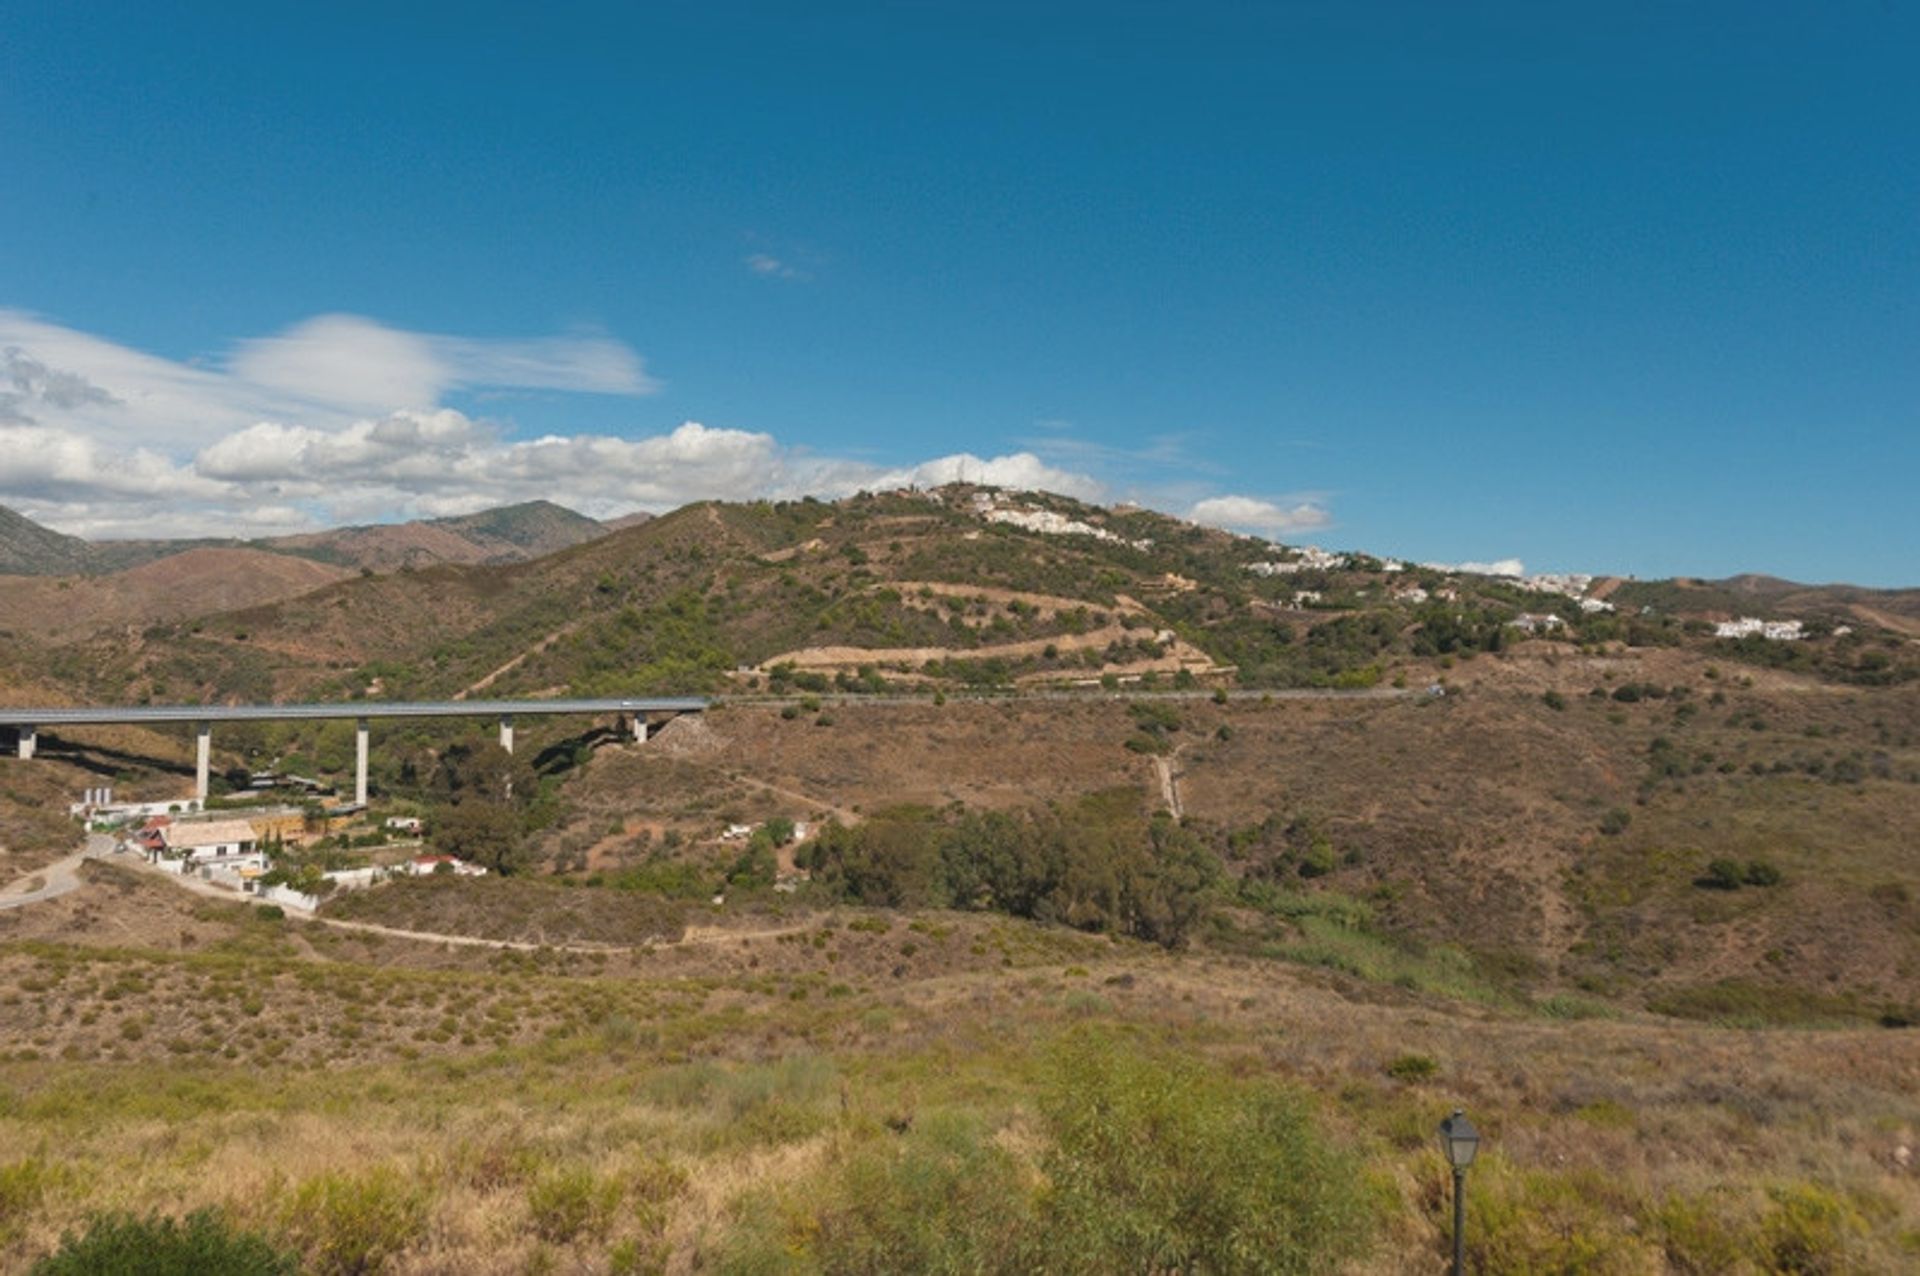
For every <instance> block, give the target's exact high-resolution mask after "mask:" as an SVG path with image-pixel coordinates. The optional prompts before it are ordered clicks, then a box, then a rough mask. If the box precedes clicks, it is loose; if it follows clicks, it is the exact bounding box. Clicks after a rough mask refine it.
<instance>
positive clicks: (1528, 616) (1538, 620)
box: [1507, 611, 1567, 634]
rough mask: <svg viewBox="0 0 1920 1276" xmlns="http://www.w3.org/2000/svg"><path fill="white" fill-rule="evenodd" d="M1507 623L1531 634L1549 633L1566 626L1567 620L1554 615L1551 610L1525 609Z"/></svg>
mask: <svg viewBox="0 0 1920 1276" xmlns="http://www.w3.org/2000/svg"><path fill="white" fill-rule="evenodd" d="M1507 623H1508V624H1509V625H1512V626H1513V627H1514V628H1515V629H1520V630H1524V631H1526V632H1527V633H1530V634H1538V633H1547V632H1550V631H1552V630H1555V629H1560V628H1562V627H1564V626H1565V625H1566V623H1567V622H1566V621H1564V620H1562V619H1560V617H1558V616H1556V615H1554V614H1553V613H1552V612H1550V611H1549V612H1532V611H1523V612H1521V613H1520V614H1519V615H1518V616H1515V617H1514V618H1513V619H1512V620H1509V621H1508V622H1507Z"/></svg>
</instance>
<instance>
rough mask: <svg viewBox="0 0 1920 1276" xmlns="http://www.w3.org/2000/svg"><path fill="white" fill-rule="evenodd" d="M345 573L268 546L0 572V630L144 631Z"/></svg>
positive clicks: (54, 636) (61, 636)
mask: <svg viewBox="0 0 1920 1276" xmlns="http://www.w3.org/2000/svg"><path fill="white" fill-rule="evenodd" d="M347 574H348V573H347V571H346V570H345V569H344V568H340V567H332V566H328V565H327V564H325V563H318V562H313V561H311V560H309V559H303V558H292V557H289V556H287V555H285V554H270V553H268V552H266V551H265V550H258V549H232V548H197V549H188V550H183V551H181V552H180V553H177V554H170V555H168V556H166V557H164V558H159V559H155V560H153V561H151V562H147V563H143V564H141V565H140V566H138V567H131V568H128V569H126V570H124V571H118V572H111V573H108V574H105V575H89V576H77V577H72V576H67V577H50V576H0V617H4V618H5V619H4V620H3V621H0V627H4V629H5V630H6V631H8V632H10V633H13V634H16V635H20V636H31V637H32V639H33V640H34V641H35V642H42V643H44V642H59V641H64V640H67V639H71V638H76V637H80V636H83V635H86V634H90V633H93V632H95V631H97V630H101V629H111V628H134V629H145V628H147V627H148V626H151V625H153V624H156V623H165V622H168V621H175V620H181V619H184V618H187V617H191V616H200V615H206V614H209V613H215V612H227V611H232V610H234V609H236V608H243V607H252V606H257V605H259V604H261V603H265V602H272V601H276V600H278V599H282V598H290V597H294V596H296V595H299V594H304V593H307V592H308V591H310V590H314V589H318V588H320V587H321V586H323V585H327V584H331V583H332V582H334V581H336V580H340V579H341V578H343V577H345V576H346V575H347Z"/></svg>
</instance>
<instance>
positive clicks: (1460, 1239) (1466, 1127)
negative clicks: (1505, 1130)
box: [1440, 1108, 1480, 1276]
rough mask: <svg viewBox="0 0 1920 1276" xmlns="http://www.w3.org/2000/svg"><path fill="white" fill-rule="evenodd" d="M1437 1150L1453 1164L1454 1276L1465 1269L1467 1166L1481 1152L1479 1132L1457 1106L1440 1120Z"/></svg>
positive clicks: (1459, 1274)
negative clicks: (1451, 1112) (1446, 1116)
mask: <svg viewBox="0 0 1920 1276" xmlns="http://www.w3.org/2000/svg"><path fill="white" fill-rule="evenodd" d="M1440 1150H1441V1151H1442V1152H1445V1153H1446V1154H1447V1164H1449V1165H1451V1166H1452V1167H1453V1276H1462V1274H1463V1273H1464V1272H1465V1271H1466V1250H1465V1243H1466V1235H1465V1234H1466V1223H1467V1167H1468V1166H1469V1165H1472V1164H1473V1158H1474V1155H1475V1154H1476V1153H1477V1152H1479V1151H1480V1131H1478V1130H1476V1129H1474V1128H1473V1122H1471V1121H1469V1120H1467V1114H1466V1113H1465V1112H1463V1111H1461V1110H1460V1109H1459V1108H1455V1109H1454V1110H1453V1115H1452V1116H1450V1117H1448V1118H1447V1119H1446V1120H1444V1121H1442V1122H1441V1123H1440Z"/></svg>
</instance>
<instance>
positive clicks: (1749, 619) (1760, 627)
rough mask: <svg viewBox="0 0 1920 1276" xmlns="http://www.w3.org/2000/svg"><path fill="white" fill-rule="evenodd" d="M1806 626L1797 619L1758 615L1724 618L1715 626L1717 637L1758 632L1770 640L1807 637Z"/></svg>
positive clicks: (1742, 635)
mask: <svg viewBox="0 0 1920 1276" xmlns="http://www.w3.org/2000/svg"><path fill="white" fill-rule="evenodd" d="M1804 628H1805V627H1804V626H1803V625H1802V624H1801V623H1800V622H1799V621H1797V620H1761V619H1760V618H1758V617H1757V616H1742V617H1741V618H1740V619H1738V620H1723V621H1721V622H1720V623H1719V624H1717V625H1715V626H1714V627H1713V636H1714V637H1715V638H1751V637H1753V636H1754V635H1756V634H1758V635H1759V636H1760V637H1762V638H1765V639H1766V640H1767V641H1769V642H1798V641H1799V640H1800V639H1802V638H1804V637H1806V634H1805V633H1804V632H1803V631H1804Z"/></svg>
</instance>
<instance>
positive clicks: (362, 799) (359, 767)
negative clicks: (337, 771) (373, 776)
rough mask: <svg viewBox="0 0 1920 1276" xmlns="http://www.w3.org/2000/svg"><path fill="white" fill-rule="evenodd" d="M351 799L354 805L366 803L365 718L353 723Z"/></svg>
mask: <svg viewBox="0 0 1920 1276" xmlns="http://www.w3.org/2000/svg"><path fill="white" fill-rule="evenodd" d="M353 801H354V805H356V806H365V805H366V804H367V720H366V719H365V718H361V719H360V720H359V721H357V722H355V723H354V724H353Z"/></svg>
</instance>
